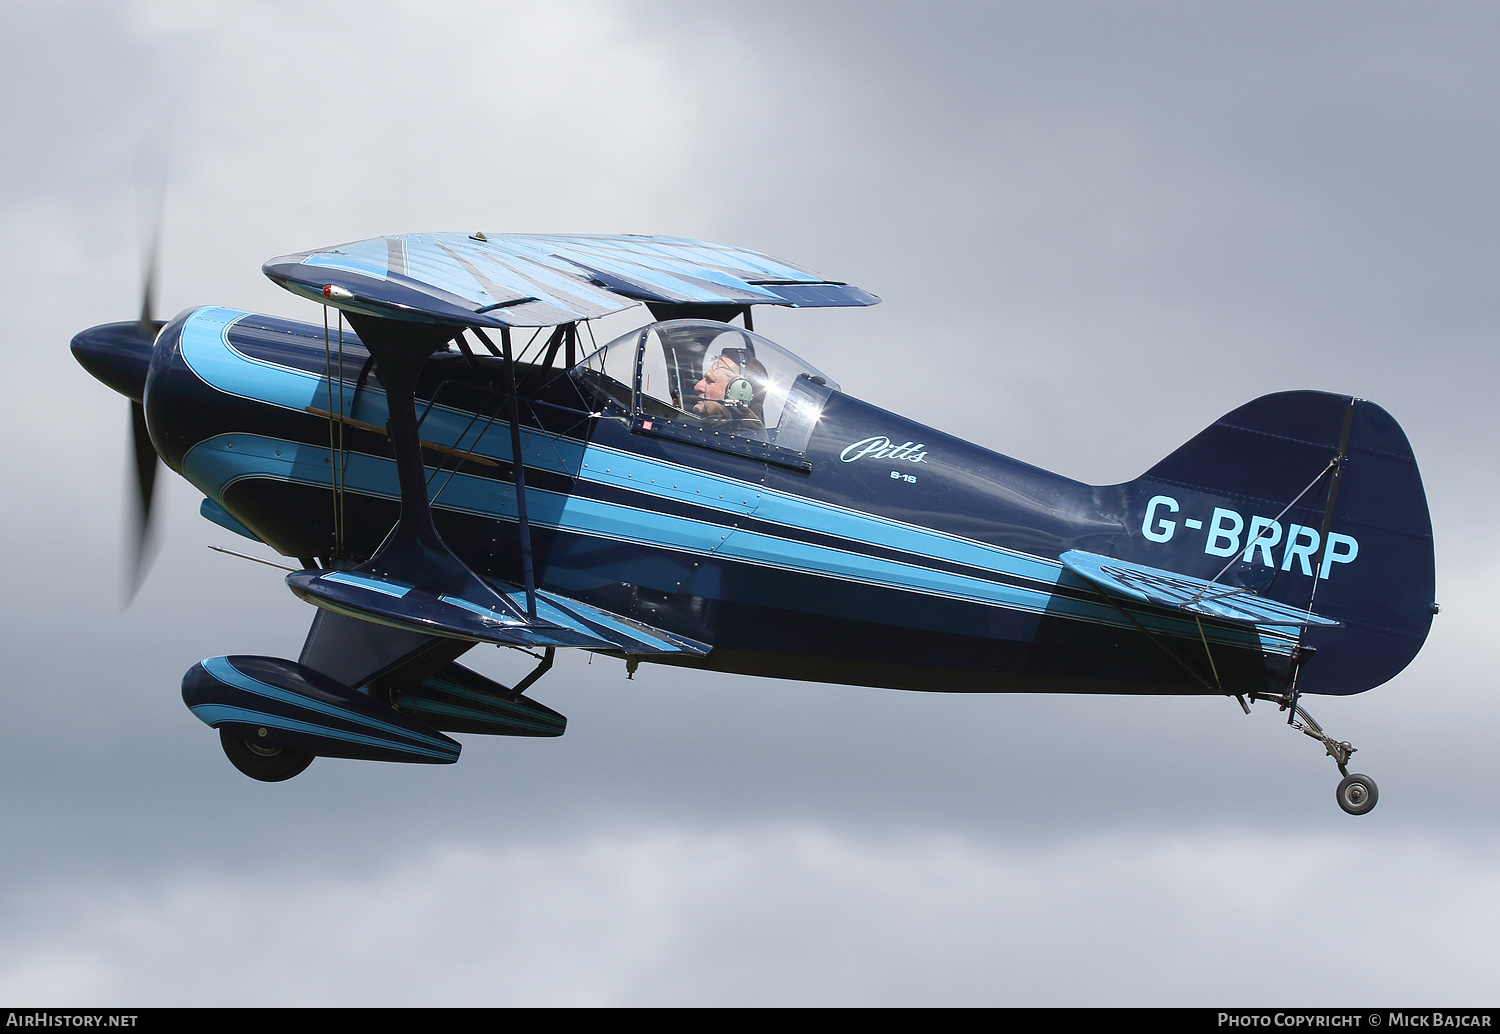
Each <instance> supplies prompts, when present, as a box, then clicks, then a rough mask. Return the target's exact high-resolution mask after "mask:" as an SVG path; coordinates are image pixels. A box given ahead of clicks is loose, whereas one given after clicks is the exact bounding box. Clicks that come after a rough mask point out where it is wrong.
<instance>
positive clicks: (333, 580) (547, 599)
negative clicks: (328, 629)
mask: <svg viewBox="0 0 1500 1034" xmlns="http://www.w3.org/2000/svg"><path fill="white" fill-rule="evenodd" d="M286 583H287V586H288V587H289V588H290V589H291V590H292V592H294V593H296V594H297V595H298V596H299V597H301V598H302V599H304V600H306V601H307V602H309V603H313V604H316V605H317V606H319V607H324V608H326V609H328V610H332V611H335V612H337V613H340V614H347V615H349V616H350V617H356V618H362V619H364V620H366V621H374V622H376V623H378V624H383V625H390V626H392V627H394V628H401V629H405V630H407V631H411V632H419V633H422V634H424V635H438V636H447V637H450V638H455V639H467V640H470V641H473V642H476V643H495V644H498V645H501V646H520V647H528V648H537V649H540V648H545V647H549V646H550V647H573V648H576V649H583V650H603V651H609V652H617V653H624V654H635V655H652V654H688V655H691V656H696V657H701V656H703V655H705V654H707V653H708V647H707V646H705V645H704V644H702V643H699V642H696V641H694V640H692V639H687V638H685V637H683V636H678V635H673V634H672V633H670V632H666V631H663V630H661V629H658V628H652V627H651V626H649V625H643V624H641V623H640V622H638V621H632V620H630V619H629V618H626V617H622V616H620V615H618V614H612V613H610V612H609V611H606V610H600V609H599V608H598V607H592V606H589V605H588V604H586V603H580V602H578V601H577V600H571V599H568V598H567V597H566V596H561V595H558V594H557V593H552V592H546V591H544V590H541V589H538V590H537V593H536V611H537V616H536V618H535V619H530V620H528V618H527V617H526V591H525V590H524V589H522V588H520V587H519V586H516V585H511V584H509V583H506V582H494V581H492V582H491V583H490V585H491V587H492V588H493V589H494V592H495V595H492V596H491V597H490V598H489V599H488V600H474V599H466V598H464V597H460V596H453V595H448V594H441V593H437V592H431V591H428V590H427V589H424V588H421V587H420V586H417V585H412V584H409V583H406V582H401V581H397V580H395V579H391V578H382V577H379V576H376V575H373V574H369V573H366V572H364V571H319V570H307V571H297V572H294V573H292V574H289V575H287V578H286Z"/></svg>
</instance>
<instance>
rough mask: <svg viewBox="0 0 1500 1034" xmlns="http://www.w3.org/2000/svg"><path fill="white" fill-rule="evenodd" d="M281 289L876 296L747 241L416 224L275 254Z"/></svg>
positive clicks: (525, 322)
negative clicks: (418, 228)
mask: <svg viewBox="0 0 1500 1034" xmlns="http://www.w3.org/2000/svg"><path fill="white" fill-rule="evenodd" d="M262 269H263V270H264V272H265V274H266V276H268V277H270V278H271V280H273V281H274V282H275V283H277V284H279V285H281V286H282V287H285V288H286V289H287V290H289V291H292V292H294V293H296V294H299V295H302V296H304V297H307V298H312V299H313V300H314V301H318V302H322V303H324V304H330V305H335V306H338V307H339V308H341V309H347V310H349V311H352V312H360V313H364V314H366V315H370V316H384V317H388V318H394V319H402V320H412V321H417V322H424V323H443V324H450V325H453V326H461V327H475V326H483V327H550V326H554V325H556V324H559V323H571V322H573V321H574V320H586V319H593V318H595V317H597V316H603V315H606V314H608V313H611V312H618V311H619V310H621V309H625V308H628V307H629V306H631V305H634V304H635V303H636V302H649V303H655V304H661V305H694V306H697V305H731V306H748V305H788V306H794V307H803V306H839V305H873V304H875V303H876V302H878V301H879V300H880V299H879V298H877V297H875V296H874V295H873V294H870V293H868V292H866V291H862V290H860V289H859V288H858V287H853V286H851V285H849V284H845V283H840V282H837V281H832V280H825V279H824V278H823V277H821V276H819V275H818V274H816V273H813V272H810V271H809V270H806V269H802V268H800V267H797V266H793V265H790V264H789V263H786V262H782V261H781V260H780V259H775V258H771V257H770V256H769V255H762V254H760V253H759V252H755V251H748V250H746V249H744V248H734V247H729V246H727V245H723V244H709V243H706V242H704V241H694V240H687V239H685V238H682V237H641V236H633V235H624V236H590V235H586V234H578V235H568V234H536V235H527V234H494V235H485V234H474V235H472V236H468V235H465V234H462V233H412V234H401V235H398V236H394V237H374V238H371V239H370V240H366V241H357V242H355V243H353V244H341V245H339V246H337V247H332V248H319V249H317V250H314V251H304V252H298V253H297V254H295V255H283V256H281V257H280V258H274V259H271V260H270V261H269V262H267V263H266V264H265V265H264V266H263V267H262Z"/></svg>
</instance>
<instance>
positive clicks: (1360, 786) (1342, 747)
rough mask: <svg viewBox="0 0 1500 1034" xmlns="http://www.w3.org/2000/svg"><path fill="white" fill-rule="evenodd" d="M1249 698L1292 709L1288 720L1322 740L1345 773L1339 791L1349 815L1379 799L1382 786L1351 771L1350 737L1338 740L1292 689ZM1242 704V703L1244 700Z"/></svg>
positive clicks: (1291, 724) (1353, 749)
mask: <svg viewBox="0 0 1500 1034" xmlns="http://www.w3.org/2000/svg"><path fill="white" fill-rule="evenodd" d="M1250 699H1251V700H1271V701H1274V702H1275V703H1276V705H1277V706H1278V707H1279V708H1280V709H1281V710H1283V711H1286V710H1290V711H1291V712H1292V714H1291V716H1290V717H1289V718H1288V720H1287V724H1288V725H1290V726H1291V727H1292V728H1293V729H1296V730H1298V731H1299V732H1302V733H1303V734H1305V735H1307V736H1311V737H1312V738H1313V739H1315V740H1317V741H1318V742H1319V743H1321V744H1323V749H1324V750H1326V751H1327V752H1328V756H1329V757H1331V758H1333V763H1334V764H1335V765H1338V766H1339V775H1341V776H1343V777H1344V778H1343V780H1342V781H1341V782H1340V783H1339V787H1338V790H1337V791H1336V796H1337V798H1338V802H1339V807H1340V808H1343V809H1344V810H1345V811H1346V812H1348V813H1349V814H1350V815H1363V814H1365V813H1366V812H1369V811H1370V810H1372V809H1373V808H1374V807H1375V802H1376V801H1378V800H1379V799H1380V790H1379V788H1378V787H1376V785H1375V780H1373V779H1371V778H1370V777H1369V776H1367V775H1360V774H1358V773H1355V774H1354V775H1350V774H1349V755H1351V754H1353V753H1354V751H1355V748H1354V747H1353V746H1352V745H1350V743H1349V741H1348V740H1335V739H1334V738H1333V737H1331V736H1329V735H1328V734H1327V733H1326V732H1324V731H1323V727H1322V726H1321V725H1319V724H1318V723H1317V722H1316V721H1315V720H1314V719H1313V716H1312V715H1310V714H1308V713H1307V712H1306V711H1305V710H1303V709H1302V705H1301V704H1299V703H1297V698H1296V697H1295V696H1293V695H1292V694H1291V693H1287V694H1283V695H1281V696H1257V695H1256V694H1254V693H1252V694H1251V695H1250ZM1240 706H1242V707H1243V706H1244V705H1243V703H1242V704H1241V705H1240Z"/></svg>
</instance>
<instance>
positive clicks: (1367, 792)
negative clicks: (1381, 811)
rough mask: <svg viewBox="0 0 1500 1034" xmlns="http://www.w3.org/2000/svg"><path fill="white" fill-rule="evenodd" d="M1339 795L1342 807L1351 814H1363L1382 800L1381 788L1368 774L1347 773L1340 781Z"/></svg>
mask: <svg viewBox="0 0 1500 1034" xmlns="http://www.w3.org/2000/svg"><path fill="white" fill-rule="evenodd" d="M1337 795H1338V802H1339V807H1340V808H1343V809H1344V810H1345V811H1347V812H1348V813H1349V814H1350V815H1363V814H1364V813H1365V812H1367V811H1370V810H1371V809H1372V808H1374V807H1375V802H1376V801H1378V800H1380V789H1379V788H1378V787H1377V786H1376V785H1375V780H1373V779H1371V778H1370V777H1369V776H1367V775H1359V774H1355V775H1346V776H1344V778H1343V779H1342V780H1340V781H1339V788H1338V791H1337Z"/></svg>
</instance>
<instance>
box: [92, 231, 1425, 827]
mask: <svg viewBox="0 0 1500 1034" xmlns="http://www.w3.org/2000/svg"><path fill="white" fill-rule="evenodd" d="M264 272H265V274H266V276H268V277H269V278H270V279H271V280H272V281H274V282H275V283H276V284H278V285H280V286H282V287H284V288H286V289H287V290H289V291H292V292H294V293H295V294H297V295H300V296H302V297H304V298H307V299H310V300H311V301H313V302H315V303H317V304H319V305H321V306H322V307H323V308H322V316H323V318H322V321H321V322H320V323H317V322H306V323H304V322H294V321H290V320H286V319H281V318H277V317H273V316H266V315H258V314H256V313H253V312H247V311H244V310H241V309H234V308H226V307H222V306H204V307H197V308H192V309H189V310H187V311H185V312H183V313H181V314H180V315H178V316H177V317H175V318H174V319H172V320H170V321H167V322H163V321H157V320H155V319H153V318H152V315H151V313H150V311H149V310H150V302H149V298H150V290H149V288H148V292H147V297H148V302H147V305H146V311H144V312H143V314H142V317H141V318H140V319H139V320H137V321H133V322H128V323H115V324H107V325H103V326H98V327H94V328H92V329H89V330H85V331H83V332H82V333H80V334H79V335H78V336H77V337H75V338H74V339H73V343H72V349H73V353H74V355H75V356H76V357H77V359H78V361H79V362H80V363H81V364H82V365H83V366H84V367H85V368H86V369H87V370H89V372H91V373H92V374H94V375H95V376H96V377H97V378H98V379H100V380H101V381H103V382H104V383H105V384H107V385H109V386H110V387H111V388H113V389H114V390H116V391H118V392H119V393H121V394H123V395H125V396H127V397H128V398H129V399H130V400H131V405H132V412H133V426H134V429H135V430H134V433H135V442H136V455H137V458H138V460H139V463H138V470H137V474H138V478H137V481H138V485H139V487H140V494H141V499H142V505H143V512H144V507H147V506H149V501H150V496H151V488H152V485H153V483H154V476H155V469H156V464H157V462H158V457H159V458H160V461H162V462H165V463H166V465H167V466H168V467H170V468H171V469H172V470H174V471H176V472H177V473H178V474H180V475H182V477H184V478H185V479H187V481H189V482H190V483H191V484H192V485H193V486H195V488H197V489H198V490H199V491H201V492H202V493H203V497H204V498H203V502H202V505H201V511H200V512H201V513H202V515H203V516H204V517H205V518H207V519H208V520H210V521H212V522H214V523H215V524H218V525H221V526H222V527H224V528H227V529H229V530H230V531H232V532H235V533H237V534H239V535H241V536H244V537H245V538H247V539H251V540H254V541H255V542H257V543H262V544H264V546H266V547H269V548H270V549H271V550H273V551H274V552H275V553H278V554H280V555H281V556H283V557H287V558H295V561H296V565H297V566H296V567H295V568H292V567H290V566H288V567H287V570H288V571H289V572H290V573H288V574H287V575H286V584H287V586H288V588H290V589H291V591H292V592H293V593H294V594H295V595H296V596H297V597H299V598H300V599H302V600H304V601H306V602H308V603H311V604H313V605H314V607H315V608H316V609H315V610H314V611H313V614H312V622H311V628H310V629H309V631H308V634H307V637H306V640H305V642H304V643H303V645H302V648H301V652H300V654H299V655H298V657H297V659H296V660H291V659H287V658H273V657H258V656H244V655H233V654H231V655H227V656H222V657H213V658H209V659H206V660H203V661H201V662H200V663H198V664H195V665H193V666H192V668H191V669H190V670H189V671H188V673H187V675H186V676H185V678H184V680H183V684H182V693H183V699H184V701H185V702H186V704H187V706H188V707H189V708H190V709H191V710H192V713H193V714H194V715H196V716H197V717H198V718H199V719H201V720H202V721H203V722H204V723H205V724H207V725H208V726H210V727H211V728H214V729H217V730H218V732H219V736H220V740H221V743H222V745H223V749H224V750H225V752H226V754H227V755H228V757H229V759H230V760H231V761H232V762H233V763H234V765H235V766H236V767H237V768H239V769H240V770H241V771H242V772H244V773H246V774H247V775H249V776H252V777H254V778H256V779H260V780H265V781H276V780H281V779H286V778H290V777H292V776H294V775H296V774H298V773H299V772H301V771H302V770H303V769H305V768H306V767H307V765H308V764H309V763H310V762H311V761H312V760H313V759H314V758H315V757H318V756H325V757H336V758H359V759H367V760H378V761H392V762H418V763H451V762H454V761H456V760H457V759H458V756H459V751H460V744H459V743H458V741H456V740H455V739H453V738H452V736H451V735H449V734H458V735H468V734H481V735H512V736H557V735H561V734H562V732H563V731H564V728H565V726H566V719H565V718H564V717H563V716H562V715H561V714H559V713H558V712H556V711H554V710H552V709H551V708H549V707H547V706H546V705H544V704H542V703H541V702H539V701H537V700H535V699H534V698H533V697H532V696H530V695H528V691H530V690H531V689H532V687H533V686H534V685H536V684H537V682H538V680H539V679H540V678H541V677H542V676H543V675H545V674H546V672H547V671H548V669H549V668H550V667H551V665H552V663H553V659H554V656H555V653H556V651H557V650H559V649H577V650H587V651H592V652H594V653H597V654H600V655H605V656H609V657H614V658H618V659H621V660H623V661H624V662H625V664H626V666H627V669H628V671H629V672H630V673H632V674H633V673H634V671H635V670H636V667H637V665H639V664H640V663H641V662H647V663H658V664H674V665H681V666H686V667H692V668H699V669H707V670H712V671H719V672H734V673H740V674H745V675H754V676H761V677H772V678H785V679H801V680H807V681H815V682H833V683H841V684H851V685H860V686H871V687H883V688H890V689H904V690H926V691H941V692H1037V693H1129V694H1168V695H1179V694H1219V695H1224V696H1226V697H1230V698H1233V699H1235V700H1237V701H1238V702H1239V704H1240V705H1241V706H1242V707H1243V708H1244V709H1245V711H1246V712H1247V713H1248V712H1249V711H1250V705H1251V703H1253V702H1256V701H1267V702H1269V703H1270V704H1273V705H1274V706H1276V707H1277V708H1279V709H1281V710H1282V711H1284V712H1286V713H1287V721H1288V724H1290V725H1292V726H1294V728H1297V729H1300V730H1301V731H1303V732H1305V733H1307V734H1308V735H1309V736H1312V737H1313V738H1314V739H1317V740H1318V741H1319V742H1320V743H1322V744H1323V745H1324V747H1325V748H1326V750H1327V753H1328V754H1329V755H1330V756H1332V757H1333V759H1334V762H1335V763H1336V765H1337V766H1338V768H1339V771H1340V773H1341V774H1342V776H1343V779H1342V781H1341V782H1340V783H1339V786H1338V792H1337V797H1338V803H1339V805H1340V806H1341V807H1342V808H1343V809H1344V810H1345V811H1347V812H1350V813H1353V814H1361V813H1364V812H1367V811H1369V810H1370V808H1372V807H1373V806H1374V805H1375V802H1376V800H1377V789H1376V786H1375V783H1374V782H1373V781H1372V780H1370V779H1369V778H1368V777H1367V776H1364V775H1360V774H1351V773H1350V772H1349V770H1348V767H1347V763H1348V761H1349V756H1350V755H1351V754H1352V753H1353V752H1354V748H1353V747H1352V746H1350V745H1349V744H1348V743H1347V742H1344V741H1337V740H1334V739H1333V738H1332V737H1331V736H1329V735H1328V734H1326V733H1325V732H1324V731H1323V730H1322V729H1321V728H1320V727H1319V726H1318V724H1317V723H1316V722H1315V721H1314V720H1313V719H1312V718H1311V716H1310V715H1309V714H1308V713H1307V710H1306V708H1305V707H1304V706H1303V705H1304V702H1305V698H1306V697H1307V696H1308V695H1310V694H1352V693H1359V692H1363V691H1365V690H1368V689H1371V688H1373V687H1375V686H1378V685H1380V684H1382V683H1384V682H1386V681H1388V680H1389V679H1391V678H1392V677H1393V676H1394V675H1396V673H1398V672H1399V671H1401V670H1402V668H1404V667H1405V666H1406V665H1407V664H1408V662H1410V661H1411V659H1412V658H1413V657H1414V656H1415V655H1416V653H1417V651H1418V650H1419V649H1420V648H1421V646H1422V643H1423V641H1424V640H1425V638H1426V635H1427V632H1428V629H1429V626H1430V624H1431V620H1432V615H1433V614H1434V613H1436V610H1437V608H1436V606H1435V604H1434V602H1433V592H1434V584H1433V580H1434V573H1433V547H1432V527H1431V521H1430V518H1429V515H1428V511H1427V503H1426V497H1425V494H1424V492H1423V489H1422V482H1421V477H1420V475H1419V473H1418V470H1417V464H1416V461H1415V458H1414V457H1413V455H1412V451H1411V448H1410V446H1409V445H1408V443H1407V440H1406V437H1405V435H1404V434H1403V432H1402V430H1401V428H1400V427H1399V426H1398V425H1397V423H1396V421H1395V420H1393V419H1392V418H1391V417H1390V416H1389V415H1388V414H1387V413H1386V412H1385V411H1384V410H1382V409H1381V408H1380V407H1379V406H1376V405H1374V404H1373V403H1370V402H1367V401H1364V400H1361V399H1356V398H1352V397H1349V396H1347V395H1337V394H1327V393H1322V392H1316V391H1291V392H1286V393H1282V394H1276V395H1269V396H1266V397H1263V398H1260V399H1257V400H1255V401H1253V402H1250V403H1248V404H1247V405H1244V406H1242V407H1240V408H1239V409H1236V410H1234V411H1233V412H1231V413H1229V414H1228V415H1226V416H1225V417H1223V418H1222V419H1220V420H1218V421H1217V422H1215V423H1214V424H1213V425H1212V426H1210V427H1208V428H1207V429H1206V430H1204V431H1203V432H1202V433H1200V434H1199V435H1197V436H1196V437H1195V438H1193V439H1192V440H1191V441H1189V442H1188V443H1187V444H1185V445H1183V446H1182V447H1181V448H1179V449H1178V450H1177V451H1175V452H1173V453H1172V454H1171V455H1169V456H1167V457H1166V458H1165V459H1163V460H1162V461H1160V462H1159V463H1157V464H1156V465H1154V466H1153V467H1151V468H1150V469H1149V470H1148V471H1146V473H1145V474H1143V475H1141V476H1140V477H1139V478H1136V479H1135V480H1134V481H1130V482H1126V483H1124V484H1119V485H1109V486H1094V485H1087V484H1083V483H1080V482H1078V481H1072V480H1069V479H1067V478H1064V477H1060V476H1057V475H1055V474H1051V473H1048V472H1046V471H1043V470H1040V469H1038V468H1036V467H1033V466H1029V465H1027V464H1025V463H1021V462H1018V461H1016V460H1013V459H1010V458H1008V457H1006V456H1002V455H1000V454H998V453H995V452H991V451H989V450H988V449H985V448H982V447H980V446H978V445H975V444H971V443H969V442H967V441H963V440H961V439H959V438H956V437H953V436H951V435H947V434H943V433H942V432H940V431H937V430H934V429H932V428H930V427H925V426H922V425H920V424H918V423H916V422H914V421H911V420H908V419H906V418H904V417H901V416H899V415H897V414H896V413H893V412H891V411H889V410H886V409H882V408H880V407H878V406H876V405H873V404H871V403H869V402H865V401H863V400H861V399H858V398H855V397H853V396H851V395H848V394H845V393H844V392H842V391H841V390H840V389H839V385H838V383H837V382H836V381H835V380H834V379H833V378H832V377H831V376H829V375H828V374H825V373H824V372H823V371H821V370H819V369H817V368H816V367H814V366H812V365H811V364H809V363H808V362H806V361H804V360H803V359H801V358H799V357H798V356H797V355H795V354H793V353H792V352H791V351H789V350H788V349H786V348H784V347H782V346H780V345H778V344H776V343H774V342H772V341H770V340H769V339H767V338H766V337H765V336H763V335H761V334H758V333H756V332H755V329H754V317H753V313H754V310H755V307H756V306H759V305H776V306H789V307H793V308H797V307H820V306H866V305H871V304H874V303H875V302H877V301H878V300H879V299H877V298H876V297H875V296H873V295H871V294H869V293H867V292H865V291H863V290H861V289H860V288H858V287H855V286H852V285H850V284H847V283H842V282H838V281H833V280H828V279H825V278H824V277H821V276H819V275H817V274H815V273H812V272H810V271H808V270H806V269H803V268H801V267H798V266H794V265H791V264H789V263H786V262H783V261H780V260H778V259H774V258H771V257H769V256H767V255H763V254H760V253H757V252H753V251H748V250H745V249H741V248H735V247H726V246H721V245H716V244H709V243H704V242H700V241H693V240H685V239H680V238H674V237H652V236H582V235H579V236H568V235H532V236H525V235H512V234H488V235H487V234H484V233H475V234H472V235H469V234H463V233H436V234H407V235H399V236H389V237H377V238H373V239H370V240H364V241H359V242H356V243H352V244H343V245H339V246H337V247H328V248H321V249H318V250H314V251H306V252H301V253H298V254H293V255H287V256H283V257H280V258H275V259H272V260H270V261H269V262H267V263H266V264H265V266H264ZM632 306H643V307H644V310H646V311H649V314H650V320H649V321H648V322H646V325H644V326H641V327H640V328H639V329H637V330H633V331H631V332H630V333H627V334H625V335H623V336H620V337H616V338H614V339H613V340H611V341H608V342H607V343H604V344H602V345H601V344H598V343H597V342H596V341H594V340H593V336H592V328H593V324H592V323H591V322H590V321H592V320H595V319H597V318H599V317H601V316H605V315H609V314H612V313H616V312H620V311H622V310H624V309H627V308H630V307H632ZM479 645H492V646H497V647H505V648H510V649H515V650H520V651H525V652H527V653H529V654H531V655H532V657H533V658H534V659H535V661H536V665H535V667H534V669H532V670H530V672H529V674H527V675H526V676H525V677H524V678H522V679H520V680H519V681H518V682H517V684H516V685H514V686H505V685H502V684H500V683H497V682H495V681H492V680H491V679H489V678H486V677H485V676H482V675H480V674H479V673H478V672H475V671H473V670H471V669H469V668H466V667H465V666H463V665H461V664H460V663H459V659H460V658H461V657H462V656H463V654H465V653H466V652H467V651H469V650H471V649H473V648H474V647H476V646H479Z"/></svg>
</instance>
